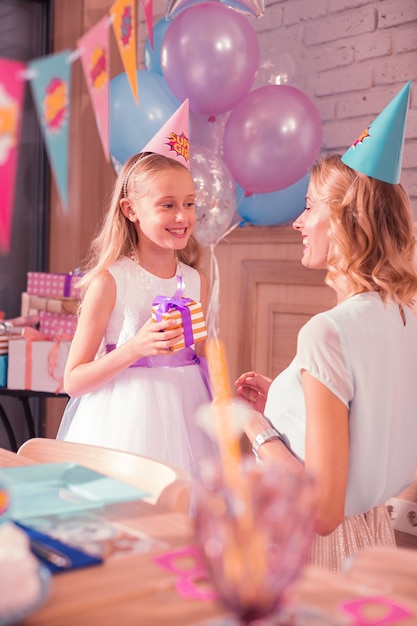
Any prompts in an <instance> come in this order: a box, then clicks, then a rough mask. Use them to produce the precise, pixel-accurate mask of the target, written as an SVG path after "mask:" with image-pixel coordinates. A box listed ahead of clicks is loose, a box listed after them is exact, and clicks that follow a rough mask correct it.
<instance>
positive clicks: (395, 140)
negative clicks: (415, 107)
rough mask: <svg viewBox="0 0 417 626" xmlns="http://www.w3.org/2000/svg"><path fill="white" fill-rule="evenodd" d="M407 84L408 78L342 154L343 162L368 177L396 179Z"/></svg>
mask: <svg viewBox="0 0 417 626" xmlns="http://www.w3.org/2000/svg"><path fill="white" fill-rule="evenodd" d="M410 86H411V81H408V83H407V84H406V85H405V86H404V87H403V88H402V89H401V91H400V92H399V93H398V94H397V95H396V96H395V97H394V98H393V100H391V102H390V103H389V104H388V105H387V106H386V107H385V109H384V110H383V111H382V112H381V113H380V114H379V115H378V117H377V118H375V120H374V121H373V122H372V123H371V124H370V126H368V128H367V129H366V130H365V132H363V133H362V135H360V137H358V139H357V140H356V141H355V142H354V143H353V144H352V145H351V147H350V148H349V150H347V151H346V152H345V154H344V155H343V156H342V161H343V163H345V164H346V165H348V166H349V167H351V168H352V169H354V170H356V171H357V172H361V173H362V174H366V175H367V176H370V177H371V178H376V179H377V180H382V181H384V182H386V183H392V184H397V183H399V182H400V177H401V163H402V158H403V150H404V138H405V122H406V118H407V110H408V103H409V100H410Z"/></svg>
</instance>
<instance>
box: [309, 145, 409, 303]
mask: <svg viewBox="0 0 417 626" xmlns="http://www.w3.org/2000/svg"><path fill="white" fill-rule="evenodd" d="M310 182H311V184H312V185H313V186H314V187H316V189H319V190H320V191H319V193H320V196H321V197H322V198H323V199H324V200H326V201H327V202H328V203H329V207H330V231H329V234H330V239H331V242H332V246H331V254H330V258H329V262H328V273H327V277H326V282H327V283H328V284H335V283H337V281H338V279H340V278H341V277H345V278H346V279H347V281H348V283H349V285H350V286H351V287H353V290H354V292H359V291H374V292H377V293H379V294H380V296H381V298H382V299H383V300H384V301H389V300H393V301H395V302H397V303H399V304H403V305H410V304H412V302H413V300H414V299H415V297H416V294H417V271H416V266H415V251H416V238H415V235H414V231H413V218H412V212H411V207H410V201H409V198H408V195H407V193H406V191H405V189H404V188H403V186H402V185H401V184H398V185H393V184H390V183H385V182H382V181H380V180H376V179H375V178H370V177H369V176H365V175H364V174H361V173H358V172H356V171H354V170H352V169H351V168H350V167H348V166H346V165H345V164H344V163H343V162H342V161H341V157H340V155H330V156H327V157H323V158H322V159H320V160H319V161H318V162H317V163H316V164H315V165H314V167H313V169H312V171H311V177H310Z"/></svg>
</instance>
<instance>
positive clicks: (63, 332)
mask: <svg viewBox="0 0 417 626" xmlns="http://www.w3.org/2000/svg"><path fill="white" fill-rule="evenodd" d="M77 319H78V318H77V316H76V315H74V314H70V315H68V314H65V313H50V312H49V311H40V312H39V330H40V331H41V333H43V334H44V335H48V336H49V337H61V338H62V339H69V338H71V337H73V336H74V333H75V329H76V328H77Z"/></svg>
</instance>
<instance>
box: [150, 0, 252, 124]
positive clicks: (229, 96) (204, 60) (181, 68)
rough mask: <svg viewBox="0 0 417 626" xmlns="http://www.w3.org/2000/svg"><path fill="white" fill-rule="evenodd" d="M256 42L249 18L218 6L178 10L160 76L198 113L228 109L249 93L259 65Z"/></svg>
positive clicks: (164, 48) (168, 34)
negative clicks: (187, 100)
mask: <svg viewBox="0 0 417 626" xmlns="http://www.w3.org/2000/svg"><path fill="white" fill-rule="evenodd" d="M259 58H260V52H259V44H258V39H257V35H256V32H255V30H254V29H253V27H252V26H251V25H250V24H249V22H248V20H247V19H246V18H245V17H244V16H243V15H242V14H241V13H238V12H237V11H235V10H234V9H232V8H230V7H228V6H225V5H223V4H220V3H217V2H202V3H200V4H197V5H195V6H192V7H190V8H188V9H185V10H184V11H182V12H181V13H180V14H179V15H178V16H177V17H176V18H175V20H173V21H172V23H171V25H170V27H169V28H168V30H167V32H166V34H165V36H164V39H163V41H162V47H161V67H162V73H163V76H164V78H165V80H166V82H167V84H168V87H169V88H170V89H171V91H172V93H173V94H174V95H175V96H176V97H177V98H178V100H180V101H181V102H182V101H184V100H185V99H186V98H188V99H189V101H190V110H191V111H194V112H195V113H200V114H201V115H207V116H212V115H218V114H219V113H225V112H226V111H229V110H230V109H231V108H232V107H234V105H235V104H236V103H237V102H239V100H241V98H242V97H243V96H244V95H245V94H246V93H248V91H249V89H250V88H251V86H252V83H253V81H254V79H255V76H256V72H257V69H258V65H259Z"/></svg>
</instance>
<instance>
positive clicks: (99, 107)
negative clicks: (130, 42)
mask: <svg viewBox="0 0 417 626" xmlns="http://www.w3.org/2000/svg"><path fill="white" fill-rule="evenodd" d="M109 48H110V46H109V19H108V17H107V16H106V17H104V18H103V19H102V20H100V21H99V22H98V23H97V24H96V25H95V26H94V27H93V28H92V29H91V30H89V31H88V33H86V34H85V35H84V36H83V37H81V38H80V39H79V40H78V49H79V50H80V52H81V65H82V68H83V72H84V76H85V80H86V83H87V87H88V91H89V95H90V99H91V104H92V106H93V109H94V114H95V118H96V123H97V128H98V132H99V135H100V139H101V143H102V146H103V150H104V154H105V157H106V159H107V161H109V159H110V149H109V65H110V63H109Z"/></svg>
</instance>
